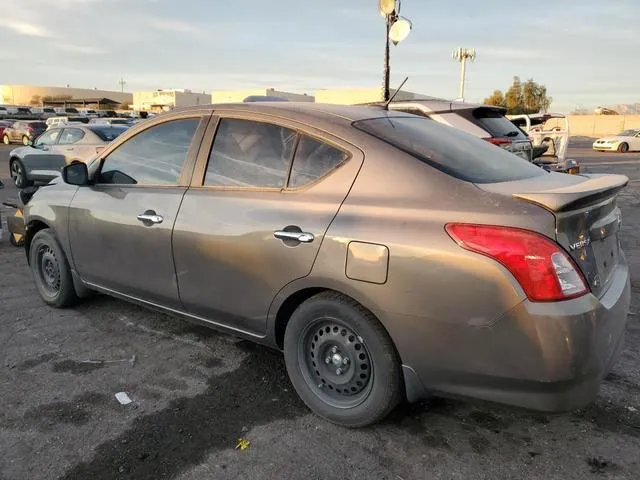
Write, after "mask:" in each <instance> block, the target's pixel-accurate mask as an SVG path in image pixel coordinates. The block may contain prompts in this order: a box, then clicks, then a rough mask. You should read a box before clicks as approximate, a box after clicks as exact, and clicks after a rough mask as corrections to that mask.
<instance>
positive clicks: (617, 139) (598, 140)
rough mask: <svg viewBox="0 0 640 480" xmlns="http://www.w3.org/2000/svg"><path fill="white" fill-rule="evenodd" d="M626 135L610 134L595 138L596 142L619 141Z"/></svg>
mask: <svg viewBox="0 0 640 480" xmlns="http://www.w3.org/2000/svg"><path fill="white" fill-rule="evenodd" d="M625 138H627V137H618V136H611V137H602V138H599V139H597V140H596V142H602V141H604V142H621V141H622V140H624V139H625Z"/></svg>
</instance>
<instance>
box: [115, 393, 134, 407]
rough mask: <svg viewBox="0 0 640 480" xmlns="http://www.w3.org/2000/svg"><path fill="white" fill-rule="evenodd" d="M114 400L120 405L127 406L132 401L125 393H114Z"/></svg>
mask: <svg viewBox="0 0 640 480" xmlns="http://www.w3.org/2000/svg"><path fill="white" fill-rule="evenodd" d="M116 398H117V399H118V401H119V402H120V404H121V405H129V404H130V403H131V402H132V400H131V399H130V398H129V395H127V394H126V393H125V392H118V393H116Z"/></svg>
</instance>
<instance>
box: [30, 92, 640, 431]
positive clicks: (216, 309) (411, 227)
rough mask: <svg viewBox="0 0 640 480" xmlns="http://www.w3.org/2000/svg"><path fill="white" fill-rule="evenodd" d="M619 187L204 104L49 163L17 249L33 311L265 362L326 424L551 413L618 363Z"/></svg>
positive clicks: (346, 126) (340, 109)
mask: <svg viewBox="0 0 640 480" xmlns="http://www.w3.org/2000/svg"><path fill="white" fill-rule="evenodd" d="M627 182H628V179H627V177H625V176H620V175H565V174H560V173H555V172H546V171H545V170H543V169H541V168H539V167H537V166H535V165H533V164H531V163H529V162H528V161H525V160H523V159H521V158H518V157H517V156H515V155H512V154H510V153H507V152H505V151H503V150H501V149H499V148H495V147H494V146H492V145H490V144H489V143H488V142H486V141H483V140H480V139H478V138H476V137H473V136H472V135H468V134H466V133H463V132H460V131H459V130H456V129H454V128H450V127H447V126H445V125H441V124H439V123H437V122H434V121H431V120H429V119H426V118H423V117H419V116H416V115H410V114H406V113H402V112H393V111H387V110H385V109H374V108H371V107H349V106H328V105H319V104H312V103H311V104H309V103H294V102H272V103H270V102H256V103H242V104H234V105H216V106H200V107H193V108H188V109H180V110H174V111H172V112H170V113H166V114H163V115H162V116H159V117H157V118H154V119H151V120H147V121H146V122H143V123H140V124H138V125H137V126H135V127H133V128H131V129H130V130H129V131H128V132H126V133H125V134H123V135H122V136H120V137H119V138H118V139H116V141H115V142H113V143H112V144H111V145H109V146H108V147H107V148H105V149H104V151H102V152H101V153H100V155H99V156H98V157H97V158H96V159H95V161H93V162H92V163H91V164H90V165H89V166H87V165H86V164H84V163H76V164H72V165H69V166H67V167H65V168H64V170H63V175H62V178H59V179H56V180H55V181H54V183H53V184H52V185H49V186H47V187H46V188H41V189H39V190H38V191H37V192H36V193H35V195H34V196H33V198H32V200H31V201H30V202H29V203H28V204H27V205H26V208H25V210H24V218H25V223H26V238H25V249H26V253H27V258H28V261H29V264H30V268H31V270H32V272H33V278H34V280H35V285H36V287H37V291H38V292H39V294H40V296H41V298H42V299H43V300H44V301H45V302H46V303H47V304H49V305H52V306H54V307H68V306H70V305H73V304H74V303H75V302H77V301H78V300H79V298H80V297H83V296H85V295H86V294H87V293H88V292H90V291H99V292H103V293H106V294H109V295H113V296H116V297H118V298H121V299H124V300H126V301H130V302H135V303H138V304H141V305H145V306H147V307H150V308H155V309H159V310H161V311H164V312H167V313H169V314H172V315H177V316H179V317H182V318H184V319H187V320H190V321H193V322H197V323H200V324H203V325H207V326H210V327H213V328H216V329H219V330H221V331H224V332H228V333H231V334H234V335H239V336H241V337H244V338H247V339H250V340H253V341H255V342H260V343H263V344H265V345H268V346H271V347H273V348H277V349H282V350H283V351H284V357H285V363H286V366H287V371H288V373H289V376H290V379H291V382H292V384H293V386H294V387H295V389H296V391H297V392H298V394H299V395H300V397H301V398H302V399H303V400H304V402H305V403H306V404H307V405H308V406H309V407H310V408H311V410H313V411H314V412H316V413H317V414H318V415H321V416H322V417H324V418H327V419H329V420H331V421H333V422H336V423H339V424H342V425H348V426H351V427H357V426H363V425H368V424H370V423H373V422H376V421H378V420H380V419H381V418H383V417H384V416H385V415H386V414H387V413H388V412H389V411H391V409H393V408H394V407H395V406H396V405H397V404H398V403H399V402H400V400H401V399H402V398H403V397H406V398H408V399H409V400H410V401H415V400H418V399H420V398H423V397H425V396H428V395H434V394H435V395H437V394H449V395H452V394H453V395H466V396H470V397H475V398H481V399H485V400H493V401H498V402H503V403H507V404H512V405H518V406H523V407H528V408H533V409H538V410H544V411H562V410H568V409H574V408H578V407H581V406H583V405H585V404H587V403H589V402H590V401H591V400H593V398H594V397H595V396H596V395H597V393H598V389H599V385H600V382H601V379H602V378H603V376H604V375H606V373H607V372H608V370H609V369H610V367H611V365H612V364H613V362H615V360H616V358H617V356H618V355H619V353H620V351H621V349H622V345H623V338H624V332H625V326H626V322H627V312H628V308H629V304H630V280H629V269H628V266H627V261H626V259H625V256H624V253H623V252H622V250H621V248H620V241H619V238H618V235H619V229H620V222H621V216H620V209H619V208H618V206H617V195H618V192H619V191H620V190H621V189H622V188H624V186H625V185H626V184H627Z"/></svg>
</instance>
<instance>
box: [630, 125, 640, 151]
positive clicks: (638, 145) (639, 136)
mask: <svg viewBox="0 0 640 480" xmlns="http://www.w3.org/2000/svg"><path fill="white" fill-rule="evenodd" d="M630 140H631V144H630V145H629V150H632V151H634V152H638V151H640V130H638V131H636V133H635V135H634V136H633V137H632V138H630Z"/></svg>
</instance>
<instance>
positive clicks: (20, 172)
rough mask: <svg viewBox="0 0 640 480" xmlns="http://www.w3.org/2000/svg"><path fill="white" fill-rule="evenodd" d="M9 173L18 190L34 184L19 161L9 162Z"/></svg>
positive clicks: (14, 159) (12, 160)
mask: <svg viewBox="0 0 640 480" xmlns="http://www.w3.org/2000/svg"><path fill="white" fill-rule="evenodd" d="M9 173H10V174H11V179H12V180H13V183H15V185H16V188H21V189H22V188H27V187H30V186H31V185H33V182H32V181H31V180H29V179H28V178H27V173H26V170H25V169H24V165H23V163H22V162H21V161H20V160H19V159H17V158H13V159H11V161H10V162H9Z"/></svg>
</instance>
